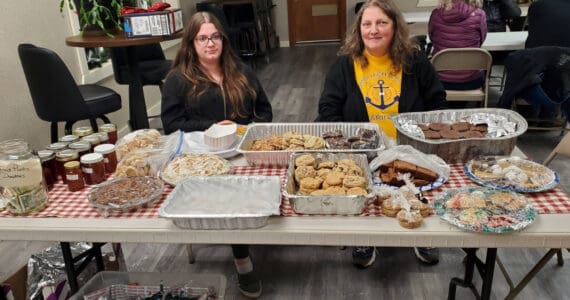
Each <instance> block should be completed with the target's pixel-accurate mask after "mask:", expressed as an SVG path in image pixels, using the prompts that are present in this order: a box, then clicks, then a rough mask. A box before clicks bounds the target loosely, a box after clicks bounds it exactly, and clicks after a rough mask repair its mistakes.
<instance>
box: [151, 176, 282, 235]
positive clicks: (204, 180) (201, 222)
mask: <svg viewBox="0 0 570 300" xmlns="http://www.w3.org/2000/svg"><path fill="white" fill-rule="evenodd" d="M280 192H281V179H280V178H279V177H278V176H239V175H232V176H214V177H205V176H197V177H190V178H188V179H186V180H183V181H181V182H180V183H178V184H177V185H176V188H174V190H173V191H172V192H171V193H170V195H168V197H167V198H166V200H165V202H164V203H163V204H162V206H161V207H160V209H159V215H160V216H161V217H163V218H168V219H172V222H173V223H174V224H175V225H176V226H178V227H180V228H185V229H246V228H258V227H263V226H265V225H266V224H267V219H268V218H269V216H271V215H278V214H279V206H280V205H281V194H280Z"/></svg>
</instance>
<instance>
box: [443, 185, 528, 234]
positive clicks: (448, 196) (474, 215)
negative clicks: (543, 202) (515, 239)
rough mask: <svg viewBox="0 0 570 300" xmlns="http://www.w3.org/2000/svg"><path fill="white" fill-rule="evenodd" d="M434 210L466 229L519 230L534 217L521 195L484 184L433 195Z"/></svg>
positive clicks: (478, 230) (477, 230)
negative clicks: (484, 185)
mask: <svg viewBox="0 0 570 300" xmlns="http://www.w3.org/2000/svg"><path fill="white" fill-rule="evenodd" d="M434 208H435V212H436V213H437V214H438V215H439V216H440V217H441V218H442V219H443V220H445V221H447V222H449V223H450V224H453V225H455V226H457V227H459V228H462V229H465V230H467V231H475V232H487V233H505V232H511V231H516V230H521V229H524V228H525V227H527V226H528V225H530V224H531V223H532V222H534V220H535V219H536V215H537V212H536V209H535V208H534V206H533V205H532V203H531V202H530V201H529V200H528V199H527V198H526V197H525V196H523V195H521V194H517V193H514V192H510V191H501V190H496V189H492V188H487V187H467V188H459V189H448V190H445V191H444V192H441V193H440V194H438V195H437V196H436V197H435V198H434Z"/></svg>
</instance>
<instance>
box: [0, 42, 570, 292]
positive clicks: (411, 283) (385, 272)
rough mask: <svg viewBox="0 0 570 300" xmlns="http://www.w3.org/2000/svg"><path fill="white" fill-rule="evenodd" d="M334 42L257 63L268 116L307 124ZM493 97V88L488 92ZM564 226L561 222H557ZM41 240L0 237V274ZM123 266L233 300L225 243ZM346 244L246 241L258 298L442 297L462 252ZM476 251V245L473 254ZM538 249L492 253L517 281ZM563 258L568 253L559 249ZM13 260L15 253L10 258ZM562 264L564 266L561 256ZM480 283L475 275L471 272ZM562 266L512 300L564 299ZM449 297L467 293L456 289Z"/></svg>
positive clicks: (157, 249) (547, 139) (543, 141)
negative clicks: (220, 279)
mask: <svg viewBox="0 0 570 300" xmlns="http://www.w3.org/2000/svg"><path fill="white" fill-rule="evenodd" d="M337 50H338V45H319V46H298V47H295V48H285V49H280V50H279V51H276V52H275V53H273V54H272V55H271V57H270V63H269V64H264V63H260V65H258V69H257V71H258V75H259V78H260V80H261V82H262V83H263V85H264V87H265V90H266V92H267V94H268V96H269V98H270V99H271V101H272V105H273V112H274V121H275V122H311V121H313V120H314V119H315V118H316V116H317V102H318V97H319V95H320V93H321V90H322V86H323V80H324V77H325V74H326V72H327V70H328V68H329V67H330V65H331V64H332V62H333V61H334V59H335V56H336V51H337ZM492 93H493V98H492V100H491V102H492V103H493V102H496V98H497V95H498V91H497V90H496V89H495V90H493V91H492ZM559 140H560V137H559V133H558V132H550V133H542V132H529V133H527V134H525V135H523V136H522V137H520V138H519V140H518V144H519V145H520V147H521V148H522V150H523V151H525V152H526V153H528V155H529V156H530V157H532V158H533V159H535V160H537V161H542V160H543V159H544V158H545V157H546V155H547V154H548V153H549V152H550V150H551V149H552V148H553V147H554V145H556V144H557V143H558V141H559ZM569 165H570V164H569V162H568V160H565V159H557V160H555V161H554V162H553V164H552V166H553V167H554V168H555V169H556V170H558V171H560V173H561V178H562V186H564V187H567V186H568V183H569V181H568V178H570V171H568V170H570V168H568V166H569ZM561 226H568V224H561ZM46 245H48V243H39V242H34V243H30V242H0V253H1V254H0V266H1V267H0V279H1V278H4V277H6V274H9V273H10V272H11V271H13V270H15V269H17V268H18V267H19V266H20V265H21V264H22V263H23V261H25V259H26V258H27V257H28V256H29V254H30V253H33V252H36V251H38V250H39V249H42V248H44V247H45V246H46ZM123 248H124V252H125V257H126V262H127V266H128V269H129V270H136V271H160V272H176V271H190V272H195V273H216V274H223V275H225V276H226V277H227V279H228V286H227V291H226V295H227V299H241V296H240V295H239V292H238V290H237V288H236V282H237V276H236V274H235V271H234V266H233V262H232V256H231V252H230V248H229V247H228V246H224V245H195V246H194V249H195V254H196V259H197V260H196V263H194V264H192V265H191V264H189V263H188V258H187V256H186V248H185V246H184V245H163V244H150V245H148V244H144V245H143V244H124V245H123ZM350 251H351V250H350V249H346V250H342V249H341V248H339V247H304V246H253V247H252V248H251V252H252V258H253V261H254V266H255V269H256V271H257V272H258V273H259V275H260V276H261V277H262V280H263V297H262V299H445V298H446V297H447V291H448V286H449V280H450V279H451V278H452V277H455V276H462V274H463V272H464V268H463V264H462V259H463V253H462V251H461V250H459V249H448V248H443V249H441V261H440V263H439V264H438V265H436V266H424V265H421V264H419V263H418V262H417V261H416V259H415V257H414V255H413V252H412V249H409V248H381V249H379V251H380V255H379V257H378V259H377V261H376V263H375V264H374V265H373V266H372V267H370V268H369V269H366V270H358V269H356V268H354V267H353V266H352V265H351V255H350ZM483 252H484V251H481V250H480V253H479V255H481V254H482V253H483ZM545 252H546V250H545V249H500V250H499V257H500V258H501V260H502V261H503V263H504V264H505V265H506V267H507V269H509V271H510V272H511V276H512V278H513V279H514V281H516V282H518V280H520V279H521V278H522V277H523V276H524V274H525V273H526V272H527V271H528V270H529V269H530V268H531V267H532V265H533V264H534V263H535V262H536V261H538V260H539V259H540V257H542V255H543V254H544V253H545ZM564 254H565V257H570V254H569V253H568V252H564ZM14 258H16V259H14ZM565 262H566V263H567V264H570V262H569V261H568V258H565ZM494 277H495V280H494V283H493V293H492V298H493V299H502V298H504V296H505V295H506V294H507V293H508V286H507V283H506V281H505V279H504V277H503V276H502V274H501V273H500V272H499V269H498V268H496V270H495V276H494ZM475 281H476V283H477V286H478V287H480V282H481V281H480V278H479V277H478V275H476V277H475ZM569 287H570V266H563V267H559V266H557V265H556V263H555V260H552V261H551V262H549V263H548V264H547V265H546V267H545V268H544V269H543V270H542V271H541V272H540V273H539V274H538V275H537V277H536V278H535V279H534V280H533V281H531V282H530V284H529V285H528V286H527V287H526V288H525V289H524V290H523V291H522V292H521V294H520V295H519V297H517V299H529V300H530V299H532V300H534V299H570V293H569V292H570V288H569ZM457 299H474V297H473V296H472V294H470V292H468V291H467V290H465V289H459V291H458V295H457Z"/></svg>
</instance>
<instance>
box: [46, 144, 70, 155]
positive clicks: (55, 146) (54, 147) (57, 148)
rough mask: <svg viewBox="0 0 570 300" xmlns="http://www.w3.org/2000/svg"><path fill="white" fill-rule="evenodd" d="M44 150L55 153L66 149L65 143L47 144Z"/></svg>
mask: <svg viewBox="0 0 570 300" xmlns="http://www.w3.org/2000/svg"><path fill="white" fill-rule="evenodd" d="M46 149H47V150H51V151H53V152H55V153H57V152H59V151H62V150H65V149H67V143H62V142H57V143H52V144H49V145H48V146H47V147H46Z"/></svg>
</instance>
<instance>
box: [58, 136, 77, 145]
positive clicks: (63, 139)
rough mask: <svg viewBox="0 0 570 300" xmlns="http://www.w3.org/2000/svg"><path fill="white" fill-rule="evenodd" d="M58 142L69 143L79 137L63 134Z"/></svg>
mask: <svg viewBox="0 0 570 300" xmlns="http://www.w3.org/2000/svg"><path fill="white" fill-rule="evenodd" d="M59 141H60V142H62V143H66V144H71V143H75V142H77V141H79V137H78V136H76V135H73V134H68V135H64V136H62V137H61V138H60V139H59Z"/></svg>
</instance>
